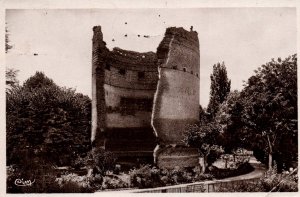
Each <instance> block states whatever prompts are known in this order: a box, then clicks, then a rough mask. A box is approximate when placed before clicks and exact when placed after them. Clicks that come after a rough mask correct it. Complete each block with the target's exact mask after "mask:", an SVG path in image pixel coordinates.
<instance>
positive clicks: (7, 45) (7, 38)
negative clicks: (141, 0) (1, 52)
mask: <svg viewBox="0 0 300 197" xmlns="http://www.w3.org/2000/svg"><path fill="white" fill-rule="evenodd" d="M8 36H9V31H8V28H7V26H6V27H5V53H7V52H8V50H9V49H11V48H12V46H11V45H10V44H9V37H8Z"/></svg>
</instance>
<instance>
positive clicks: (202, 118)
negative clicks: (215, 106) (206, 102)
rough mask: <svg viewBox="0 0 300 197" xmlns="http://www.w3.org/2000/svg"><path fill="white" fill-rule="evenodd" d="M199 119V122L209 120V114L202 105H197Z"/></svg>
mask: <svg viewBox="0 0 300 197" xmlns="http://www.w3.org/2000/svg"><path fill="white" fill-rule="evenodd" d="M199 120H200V123H203V124H204V123H207V122H208V121H209V114H208V113H207V112H206V109H203V108H202V106H201V105H200V106H199Z"/></svg>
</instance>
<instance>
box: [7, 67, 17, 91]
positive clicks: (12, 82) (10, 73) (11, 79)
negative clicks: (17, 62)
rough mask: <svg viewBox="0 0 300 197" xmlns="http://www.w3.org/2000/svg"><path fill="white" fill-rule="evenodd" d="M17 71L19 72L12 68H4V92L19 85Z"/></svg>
mask: <svg viewBox="0 0 300 197" xmlns="http://www.w3.org/2000/svg"><path fill="white" fill-rule="evenodd" d="M18 72H19V70H15V69H13V68H6V70H5V78H6V81H5V83H6V92H7V91H9V90H10V89H12V88H15V87H17V86H18V85H19V81H18V79H17V74H18Z"/></svg>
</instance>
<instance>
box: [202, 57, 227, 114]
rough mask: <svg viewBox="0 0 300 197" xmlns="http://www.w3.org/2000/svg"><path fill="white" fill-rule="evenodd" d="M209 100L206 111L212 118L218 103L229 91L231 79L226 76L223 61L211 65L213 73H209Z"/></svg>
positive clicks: (222, 100) (224, 98) (223, 99)
mask: <svg viewBox="0 0 300 197" xmlns="http://www.w3.org/2000/svg"><path fill="white" fill-rule="evenodd" d="M210 79H211V85H210V100H209V103H208V107H207V112H208V113H209V114H210V116H211V118H214V117H215V115H216V113H217V111H218V109H219V106H220V104H222V103H223V102H224V101H225V100H226V98H227V95H228V93H229V92H230V86H231V80H229V79H228V77H227V71H226V67H225V64H224V62H222V64H220V63H217V64H215V65H214V66H213V73H212V74H211V75H210Z"/></svg>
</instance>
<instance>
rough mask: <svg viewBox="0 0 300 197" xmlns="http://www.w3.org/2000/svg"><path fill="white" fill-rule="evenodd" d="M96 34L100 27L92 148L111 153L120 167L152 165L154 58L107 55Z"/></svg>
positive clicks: (95, 61) (95, 45)
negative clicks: (142, 163)
mask: <svg viewBox="0 0 300 197" xmlns="http://www.w3.org/2000/svg"><path fill="white" fill-rule="evenodd" d="M99 32H101V27H95V28H94V38H93V99H92V100H93V113H92V114H93V120H92V123H93V126H94V127H93V130H92V132H93V135H92V136H93V137H94V138H93V140H94V144H96V146H103V147H104V148H105V149H106V150H109V151H112V152H114V153H115V155H116V156H117V157H118V159H119V161H118V162H120V163H122V162H123V163H136V162H138V161H139V160H140V161H141V160H143V161H148V162H149V161H150V162H151V161H153V149H154V147H155V144H156V143H155V135H154V132H153V128H152V127H151V114H152V104H153V97H154V93H155V91H156V86H157V81H158V71H157V66H156V61H157V59H156V54H155V53H153V52H147V53H137V52H133V51H127V50H123V49H120V48H114V49H113V50H112V51H109V50H108V49H107V48H106V46H105V43H104V42H103V36H102V33H99ZM99 43H100V44H99ZM94 107H96V109H94ZM99 108H101V109H99Z"/></svg>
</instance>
